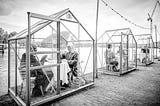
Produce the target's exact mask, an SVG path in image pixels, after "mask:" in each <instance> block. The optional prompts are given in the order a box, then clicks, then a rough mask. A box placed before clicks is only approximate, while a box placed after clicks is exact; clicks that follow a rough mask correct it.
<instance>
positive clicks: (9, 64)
mask: <svg viewBox="0 0 160 106" xmlns="http://www.w3.org/2000/svg"><path fill="white" fill-rule="evenodd" d="M10 52H11V51H10V40H8V93H9V89H10V69H11V68H10V66H11V63H10V59H11V58H10V57H11V55H10V54H11V53H10Z"/></svg>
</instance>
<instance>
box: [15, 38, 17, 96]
mask: <svg viewBox="0 0 160 106" xmlns="http://www.w3.org/2000/svg"><path fill="white" fill-rule="evenodd" d="M15 94H16V96H17V40H15Z"/></svg>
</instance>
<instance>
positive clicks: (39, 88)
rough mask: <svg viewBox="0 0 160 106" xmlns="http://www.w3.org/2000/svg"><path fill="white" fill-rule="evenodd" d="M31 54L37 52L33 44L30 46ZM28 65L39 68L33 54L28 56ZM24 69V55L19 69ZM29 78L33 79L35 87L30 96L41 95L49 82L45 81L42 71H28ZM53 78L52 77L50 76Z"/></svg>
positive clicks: (38, 63)
mask: <svg viewBox="0 0 160 106" xmlns="http://www.w3.org/2000/svg"><path fill="white" fill-rule="evenodd" d="M30 51H31V52H33V51H37V47H36V45H35V44H31V49H30ZM30 65H31V67H32V66H39V65H41V63H40V62H39V61H38V60H37V58H36V56H35V55H33V54H30ZM25 67H26V53H24V54H23V55H22V58H21V63H20V68H25ZM30 75H31V77H36V78H35V84H34V85H35V86H34V88H33V91H32V96H40V95H43V93H44V92H45V88H46V87H47V85H48V84H49V81H48V80H47V77H46V76H45V74H44V73H43V71H42V69H35V70H31V71H30ZM52 76H53V75H52Z"/></svg>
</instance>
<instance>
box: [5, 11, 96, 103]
mask: <svg viewBox="0 0 160 106" xmlns="http://www.w3.org/2000/svg"><path fill="white" fill-rule="evenodd" d="M27 14H28V28H27V29H25V30H23V31H21V32H20V33H18V34H17V35H15V36H13V37H12V38H10V39H9V40H8V92H9V95H11V97H12V98H13V99H14V100H15V101H16V102H17V103H18V104H19V105H22V106H35V105H41V104H44V103H47V102H49V101H56V100H60V99H62V98H64V97H67V96H69V95H71V94H73V93H75V92H78V91H80V90H82V89H84V88H87V87H90V86H93V85H94V74H95V67H94V66H95V61H94V58H95V54H94V50H95V44H94V39H93V38H92V36H91V35H90V34H89V33H88V31H87V30H86V29H85V28H84V26H83V25H82V24H81V23H80V22H79V21H78V19H77V18H76V17H75V16H74V15H73V13H72V12H71V11H70V10H69V9H65V10H62V11H60V12H58V13H55V14H53V15H51V16H46V15H42V14H37V13H31V12H27ZM66 14H69V15H70V16H72V17H73V18H74V19H75V20H74V21H73V20H69V19H63V18H61V17H62V16H64V15H66ZM70 16H69V17H70ZM32 18H34V19H41V21H38V22H37V23H36V24H34V25H31V19H32ZM62 21H65V22H70V23H74V24H78V26H79V27H81V28H82V30H84V32H85V33H86V34H87V35H88V37H89V38H90V40H89V41H90V45H91V46H92V47H91V48H92V49H91V51H90V52H92V58H93V60H92V62H91V63H92V64H93V66H92V70H91V69H90V70H91V73H92V77H91V82H89V83H87V84H85V85H82V86H80V87H78V88H75V89H71V90H69V91H66V92H62V93H61V90H60V63H61V60H60V45H61V43H60V34H61V31H60V30H61V27H60V25H61V24H62V23H61V22H62ZM53 22H55V23H56V28H57V31H56V33H57V46H56V47H57V51H52V52H37V53H35V52H31V51H30V47H31V37H32V35H34V34H35V33H37V32H38V31H39V30H41V29H43V28H44V27H46V26H47V25H49V24H50V23H53ZM64 27H65V28H66V29H67V30H68V31H69V32H70V33H71V35H72V36H73V37H74V34H73V33H72V32H71V31H70V30H69V28H67V27H66V26H64ZM78 33H80V30H78ZM22 39H24V40H25V41H26V69H25V70H26V94H25V97H26V100H25V101H23V100H22V99H21V97H20V96H19V95H18V90H17V89H18V86H17V80H18V79H17V72H18V67H17V65H18V62H17V61H18V60H17V59H18V57H17V54H18V45H17V44H18V43H17V42H18V40H22ZM85 41H88V40H85V39H84V40H80V39H79V38H78V39H77V41H71V42H78V43H80V42H85ZM11 43H13V44H15V45H14V47H15V49H14V52H15V57H14V58H15V69H14V71H15V73H14V74H15V86H14V87H15V88H14V90H13V89H11V84H10V83H11V58H12V57H11V50H12V47H11ZM43 53H47V54H49V53H56V54H57V64H52V65H44V66H35V67H30V55H29V54H43ZM90 55H91V53H89V56H90ZM88 58H89V57H88ZM88 60H89V59H87V62H86V64H88ZM47 67H57V89H56V94H55V95H52V96H49V97H45V98H44V97H42V99H40V100H37V101H36V102H32V98H31V91H30V89H31V88H30V87H31V81H30V71H29V70H33V69H42V68H47ZM85 69H86V65H85V68H84V71H85Z"/></svg>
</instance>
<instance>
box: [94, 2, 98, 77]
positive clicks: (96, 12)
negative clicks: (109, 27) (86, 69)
mask: <svg viewBox="0 0 160 106" xmlns="http://www.w3.org/2000/svg"><path fill="white" fill-rule="evenodd" d="M98 12H99V0H97V12H96V34H95V41H96V42H95V48H96V49H95V57H94V58H95V69H96V78H98V69H97V31H98Z"/></svg>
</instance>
